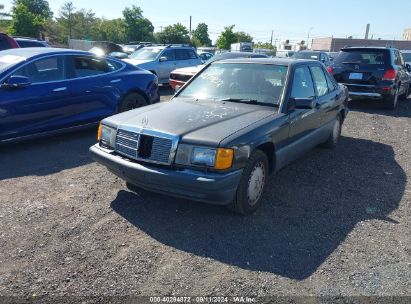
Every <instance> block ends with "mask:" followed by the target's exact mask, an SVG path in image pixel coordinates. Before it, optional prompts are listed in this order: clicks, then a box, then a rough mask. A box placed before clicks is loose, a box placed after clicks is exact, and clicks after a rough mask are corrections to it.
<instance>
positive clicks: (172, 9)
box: [0, 0, 411, 42]
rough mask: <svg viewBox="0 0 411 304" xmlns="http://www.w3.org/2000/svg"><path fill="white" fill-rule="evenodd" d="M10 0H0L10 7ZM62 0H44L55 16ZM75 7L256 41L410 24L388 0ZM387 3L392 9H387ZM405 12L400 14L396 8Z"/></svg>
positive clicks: (384, 33) (102, 0)
mask: <svg viewBox="0 0 411 304" xmlns="http://www.w3.org/2000/svg"><path fill="white" fill-rule="evenodd" d="M12 2H13V1H12V0H0V4H1V3H3V4H5V6H6V10H10V9H11V6H12ZM64 2H67V0H49V4H50V7H51V9H52V10H53V12H54V15H55V16H57V15H58V10H59V8H60V7H61V6H62V4H63V3H64ZM71 2H73V4H74V6H75V7H76V8H78V9H80V8H85V9H91V10H93V12H95V13H96V16H98V17H103V16H104V17H105V18H109V19H111V18H118V17H121V16H122V10H123V9H124V8H125V7H127V6H131V5H133V4H134V5H137V6H139V7H140V8H141V9H142V10H143V14H144V16H145V17H146V18H148V19H150V21H151V22H152V23H153V25H154V26H155V31H160V30H161V27H165V26H167V25H171V24H174V23H177V22H180V23H182V24H184V25H185V26H187V28H188V27H189V20H190V16H192V18H193V22H192V26H193V28H195V27H196V25H197V24H198V23H200V22H205V23H206V24H207V25H208V26H209V32H210V37H211V39H212V40H213V41H215V40H216V38H217V37H218V35H219V33H220V32H221V31H223V30H224V27H225V26H228V25H232V24H235V30H237V31H244V32H247V33H249V34H251V35H252V36H253V37H254V41H255V42H268V41H270V38H271V32H272V31H273V37H274V38H273V41H274V42H275V41H276V40H277V41H278V42H280V41H284V40H286V39H289V40H292V41H300V40H307V38H308V36H309V37H310V39H312V38H317V37H331V36H334V37H339V38H345V37H348V36H353V37H354V38H364V35H365V28H366V25H367V23H370V24H371V30H370V36H371V35H372V36H373V37H374V39H377V38H381V39H389V40H391V39H392V40H394V39H396V40H400V39H402V35H403V31H404V29H405V28H411V19H410V18H409V14H408V13H406V12H411V1H410V0H397V1H395V2H388V1H383V0H343V1H324V0H322V1H321V0H308V1H305V0H288V1H287V0H281V1H278V0H271V1H270V0H258V1H255V2H253V1H241V0H208V1H201V2H200V1H192V0H191V1H189V0H140V1H132V0H116V1H113V0H71ZM389 3H392V4H393V5H394V4H395V7H396V8H401V11H400V12H398V10H397V9H395V10H392V12H396V13H392V14H390V13H389V11H390V7H389ZM402 12H404V14H403V16H401V13H402Z"/></svg>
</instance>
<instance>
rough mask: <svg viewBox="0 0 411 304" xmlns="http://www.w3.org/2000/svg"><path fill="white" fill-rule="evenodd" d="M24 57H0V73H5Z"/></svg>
mask: <svg viewBox="0 0 411 304" xmlns="http://www.w3.org/2000/svg"><path fill="white" fill-rule="evenodd" d="M24 60H25V58H24V57H20V56H14V55H0V72H3V71H5V70H6V69H8V68H9V67H11V66H13V65H14V64H16V63H19V62H21V61H24Z"/></svg>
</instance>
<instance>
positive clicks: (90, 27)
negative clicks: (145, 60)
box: [0, 0, 272, 49]
mask: <svg viewBox="0 0 411 304" xmlns="http://www.w3.org/2000/svg"><path fill="white" fill-rule="evenodd" d="M234 28H235V25H230V26H227V27H225V28H224V31H222V32H221V34H220V36H219V37H218V39H217V42H216V46H217V48H219V49H230V45H231V44H232V43H236V42H253V37H252V36H251V35H249V34H247V33H245V32H236V31H234ZM0 31H4V32H8V33H9V34H11V35H15V36H27V37H34V38H40V39H44V38H45V37H47V38H48V39H49V41H50V42H51V43H52V44H55V45H62V46H66V45H67V44H68V40H69V39H86V40H93V41H111V42H115V43H132V42H140V41H147V42H155V43H164V44H169V43H170V44H172V43H178V44H180V43H187V44H188V43H190V44H192V45H194V46H196V47H199V46H211V44H212V41H211V39H210V36H209V33H208V25H207V24H206V23H200V24H198V26H197V27H196V28H195V29H194V30H193V32H192V34H191V37H190V33H189V30H188V29H187V27H185V26H184V25H183V24H181V23H176V24H172V25H169V26H166V27H164V28H163V29H162V31H160V32H154V26H153V24H152V22H151V21H150V20H149V19H148V18H146V17H144V15H143V10H142V9H141V8H140V7H138V6H135V5H133V6H131V7H126V8H125V9H124V10H123V12H122V17H121V18H116V19H105V18H100V17H97V16H96V15H95V13H94V12H93V11H92V10H86V9H83V8H76V7H75V6H74V5H73V3H72V2H66V3H64V4H63V5H62V7H61V8H60V9H59V11H58V13H57V16H53V12H52V11H51V9H50V6H49V3H48V1H47V0H14V1H13V8H12V10H11V12H10V13H7V12H4V5H2V4H0ZM257 47H264V48H272V45H271V44H270V43H258V44H257Z"/></svg>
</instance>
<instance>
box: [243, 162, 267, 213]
mask: <svg viewBox="0 0 411 304" xmlns="http://www.w3.org/2000/svg"><path fill="white" fill-rule="evenodd" d="M264 184H265V167H264V164H263V163H262V162H258V163H257V164H256V165H255V166H254V168H253V171H251V174H250V178H249V180H248V188H247V198H248V203H249V204H250V205H251V206H254V205H255V204H256V203H257V202H258V200H259V199H260V198H261V195H262V194H263V190H264Z"/></svg>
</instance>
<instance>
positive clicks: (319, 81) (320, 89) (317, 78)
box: [311, 66, 328, 97]
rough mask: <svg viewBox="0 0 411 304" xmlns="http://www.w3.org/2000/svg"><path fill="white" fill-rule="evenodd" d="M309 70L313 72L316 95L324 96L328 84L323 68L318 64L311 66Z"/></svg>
mask: <svg viewBox="0 0 411 304" xmlns="http://www.w3.org/2000/svg"><path fill="white" fill-rule="evenodd" d="M311 72H312V73H313V78H314V82H315V87H316V88H317V93H318V96H319V97H320V96H324V95H326V94H327V93H328V85H327V80H326V79H325V75H324V72H323V69H322V68H321V67H319V66H312V67H311Z"/></svg>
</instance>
